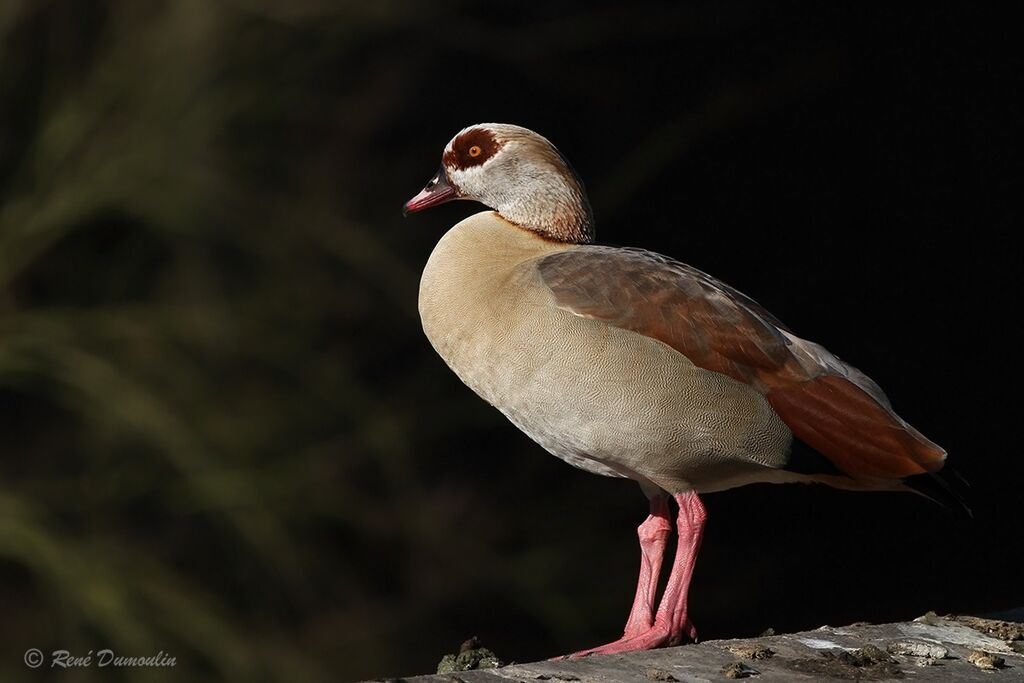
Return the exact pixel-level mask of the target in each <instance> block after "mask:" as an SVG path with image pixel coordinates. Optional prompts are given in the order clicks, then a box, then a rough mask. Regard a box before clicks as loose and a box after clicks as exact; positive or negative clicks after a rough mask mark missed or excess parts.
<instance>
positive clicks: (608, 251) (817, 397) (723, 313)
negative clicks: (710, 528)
mask: <svg viewBox="0 0 1024 683" xmlns="http://www.w3.org/2000/svg"><path fill="white" fill-rule="evenodd" d="M537 268H538V271H539V272H540V275H541V277H542V279H543V281H544V283H545V284H546V285H547V286H548V287H549V288H550V290H551V292H552V294H553V295H554V297H555V301H556V303H557V305H558V306H559V307H561V308H563V309H565V310H568V311H571V312H572V313H574V314H576V315H579V316H584V317H590V318H596V319H599V320H603V321H605V322H607V323H608V324H610V325H614V326H616V327H621V328H623V329H628V330H632V331H634V332H637V333H639V334H643V335H645V336H648V337H652V338H654V339H658V340H659V341H662V342H664V343H665V344H668V345H669V346H671V347H672V348H674V349H676V350H677V351H679V352H680V353H682V354H684V355H685V356H686V357H687V358H689V359H690V360H691V361H692V362H693V363H694V364H695V365H698V366H700V367H702V368H705V369H707V370H713V371H715V372H720V373H722V374H725V375H728V376H730V377H732V378H734V379H737V380H739V381H742V382H745V383H747V384H750V385H751V386H753V387H754V388H756V389H757V390H759V391H761V392H762V393H763V394H765V396H766V398H767V399H768V402H769V403H770V404H771V406H772V408H773V409H774V410H775V411H776V412H777V413H778V415H779V417H780V418H782V420H783V421H784V422H785V423H786V424H787V425H788V426H789V428H790V429H792V430H793V433H794V434H795V435H796V436H797V437H798V438H799V439H801V440H803V441H804V442H806V443H807V444H809V445H810V446H812V447H814V448H815V449H816V450H818V451H820V452H821V453H822V455H824V456H826V457H827V458H828V459H829V460H830V461H832V462H833V463H834V464H835V466H836V467H838V468H839V469H840V470H842V471H843V472H845V473H846V474H848V475H849V476H851V477H854V478H880V479H898V478H902V477H906V476H909V475H912V474H919V473H923V472H932V471H936V470H938V469H940V468H941V467H942V463H943V460H944V458H945V451H943V450H942V449H941V448H939V447H938V446H936V445H935V444H933V443H932V442H931V441H929V440H928V439H926V438H925V437H924V436H922V435H921V434H920V433H919V432H917V430H915V429H914V428H913V427H911V426H910V425H908V424H907V423H906V422H904V421H903V420H902V419H900V418H899V416H897V415H896V414H895V413H894V412H893V411H892V409H891V408H890V407H889V403H888V400H887V399H886V398H885V394H883V393H882V390H881V389H879V388H878V385H876V384H875V383H874V382H872V381H871V380H870V379H869V378H868V377H867V376H866V375H864V374H863V373H861V372H860V371H858V370H856V369H855V368H853V367H851V366H849V365H847V364H845V363H843V362H842V361H840V360H839V359H838V358H837V357H835V356H834V355H832V354H830V353H829V352H828V351H826V350H825V349H824V348H822V347H820V346H818V345H816V344H812V343H810V342H806V341H804V340H801V339H799V338H798V337H795V336H793V335H792V334H789V332H788V330H787V329H786V327H785V326H784V325H783V324H782V323H781V322H779V321H778V320H777V319H776V318H775V317H774V316H772V315H771V314H770V313H768V312H767V311H766V310H765V309H763V308H762V307H761V306H760V305H758V304H757V303H756V302H755V301H753V300H752V299H750V298H748V297H746V296H744V295H743V294H741V293H740V292H738V291H736V290H734V289H732V288H731V287H728V286H727V285H725V284H723V283H721V282H718V281H717V280H715V279H714V278H712V277H711V276H710V275H707V274H706V273H703V272H701V271H699V270H697V269H696V268H692V267H690V266H687V265H686V264H683V263H679V262H677V261H673V260H671V259H668V258H666V257H664V256H661V255H658V254H653V253H651V252H647V251H642V250H637V249H621V248H614V247H602V246H585V247H579V248H575V249H571V250H568V251H564V252H559V253H557V254H553V255H551V256H547V257H545V258H543V259H541V260H540V261H538V264H537Z"/></svg>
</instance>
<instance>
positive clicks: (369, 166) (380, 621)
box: [0, 0, 1024, 681]
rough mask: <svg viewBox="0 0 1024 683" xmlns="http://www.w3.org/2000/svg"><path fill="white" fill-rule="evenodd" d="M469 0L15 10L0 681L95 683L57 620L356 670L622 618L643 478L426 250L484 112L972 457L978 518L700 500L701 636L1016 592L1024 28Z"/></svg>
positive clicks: (8, 50) (972, 10)
mask: <svg viewBox="0 0 1024 683" xmlns="http://www.w3.org/2000/svg"><path fill="white" fill-rule="evenodd" d="M480 5H481V3H476V2H460V1H456V0H448V1H440V0H439V1H437V2H426V3H398V2H373V3H369V2H364V3H333V2H322V1H318V0H303V1H301V2H296V3H287V9H286V8H285V7H286V3H279V2H275V1H272V0H231V1H228V0H223V1H221V2H204V1H200V0H193V1H181V2H157V3H135V2H130V1H129V0H111V1H109V2H77V1H74V2H73V1H71V0H66V1H63V2H62V1H57V0H54V1H52V2H47V1H42V0H41V1H38V2H31V1H24V2H5V3H3V5H2V8H0V678H3V680H10V681H17V680H38V677H42V676H47V675H48V676H50V677H51V678H52V679H53V680H66V679H67V677H66V672H56V673H51V674H41V673H39V672H31V671H29V670H28V669H26V668H25V666H24V665H23V664H22V655H23V653H24V651H25V649H26V648H29V647H38V648H41V649H42V650H44V651H46V652H49V651H50V650H53V649H58V648H64V649H69V650H71V651H72V652H73V653H78V654H85V653H86V652H87V651H89V650H98V649H101V648H103V647H111V648H113V649H115V650H116V651H117V652H118V653H121V654H126V655H144V654H155V653H156V652H157V651H159V650H163V651H164V652H167V653H170V654H172V655H174V656H176V657H177V661H178V665H177V668H176V670H175V671H174V672H173V673H172V674H171V675H172V676H173V677H181V678H183V679H188V680H194V681H201V680H220V679H232V680H267V681H270V680H306V681H327V680H331V681H335V680H352V679H356V678H360V677H371V676H384V675H399V674H411V673H419V672H428V671H431V670H432V669H433V667H434V666H435V665H436V663H437V661H438V660H439V659H440V658H441V656H442V655H443V654H445V653H447V652H451V651H453V650H456V649H457V648H458V645H459V643H460V642H461V640H462V639H464V638H465V637H468V636H470V635H473V634H476V635H478V636H480V637H481V638H482V639H483V640H484V642H485V643H486V644H487V645H489V646H490V647H492V648H493V649H495V650H496V651H497V653H498V654H499V656H501V657H502V658H503V659H505V660H517V661H526V660H530V659H535V658H539V657H544V656H551V655H554V654H557V653H560V652H566V651H569V650H573V649H577V648H581V647H584V646H589V645H594V644H597V643H599V642H604V641H607V640H611V639H613V638H615V637H616V636H617V635H618V634H619V629H620V628H621V625H622V623H623V622H624V620H625V617H626V612H627V611H628V607H629V602H630V599H631V596H632V591H633V585H634V580H635V571H636V564H637V558H636V554H637V552H636V539H635V535H634V528H635V526H636V524H637V523H639V522H640V521H641V520H642V519H643V517H644V515H645V514H646V504H645V501H644V499H643V497H642V496H641V495H640V492H639V491H638V489H637V487H636V486H635V485H634V484H632V483H630V482H624V481H621V480H610V479H602V478H599V477H594V476H591V475H588V474H585V473H582V472H578V471H576V470H573V469H571V468H570V467H567V466H566V465H564V464H563V463H561V462H560V461H558V460H556V459H555V458H552V457H551V456H549V455H547V454H546V453H544V452H543V451H542V450H541V449H540V448H539V447H537V446H535V445H534V444H532V443H531V442H530V441H529V440H528V439H527V438H526V437H525V436H523V435H521V434H520V433H519V432H518V431H517V430H516V429H515V428H514V427H512V426H511V425H510V424H508V423H506V422H505V420H504V418H502V416H501V415H500V414H499V413H497V412H496V411H494V410H493V409H491V408H489V407H488V406H486V405H485V404H483V403H482V402H481V401H480V400H478V399H477V398H476V397H475V396H473V395H472V393H471V392H470V391H469V390H468V389H466V388H465V387H463V386H462V385H461V384H460V383H459V381H458V380H457V378H455V376H454V375H453V374H451V373H450V372H449V371H448V370H447V368H446V367H445V366H444V364H443V362H442V361H441V360H440V359H439V358H438V357H437V356H435V354H434V353H433V351H432V350H431V348H430V347H429V344H428V343H427V341H426V339H425V338H424V337H423V335H422V332H421V330H420V326H419V321H418V317H417V314H416V289H417V278H418V275H419V272H420V270H421V268H422V265H423V263H424V262H425V260H426V258H427V256H428V254H429V253H430V250H431V249H432V247H433V245H434V244H435V243H436V241H437V240H438V238H439V237H440V236H441V234H442V233H443V232H444V231H445V230H446V229H447V228H448V227H449V226H451V225H452V224H453V223H455V222H456V221H458V220H459V219H461V218H463V217H465V216H466V215H468V214H469V213H470V212H472V211H474V210H475V209H474V207H470V206H468V205H466V204H461V203H459V204H455V205H450V206H446V207H442V208H439V209H436V210H433V211H431V212H428V213H426V214H422V215H417V216H415V217H414V218H410V219H408V220H403V219H402V217H401V214H400V207H401V205H402V203H403V201H405V200H406V199H408V198H409V197H410V196H412V195H413V194H415V193H416V192H417V191H418V190H419V189H420V188H421V187H422V185H423V184H424V182H425V181H426V180H427V179H428V178H429V176H430V175H431V174H432V173H433V171H434V170H435V169H436V167H437V164H438V160H439V158H440V154H441V150H442V148H443V146H444V145H445V143H446V142H447V141H448V140H449V138H450V137H451V136H452V135H453V134H454V133H455V132H457V131H458V130H459V129H461V128H462V127H463V126H466V125H469V124H472V123H476V122H482V121H501V122H509V123H518V124H521V125H525V126H528V127H530V128H533V129H535V130H537V131H539V132H541V133H542V134H544V135H546V136H547V137H549V138H550V139H551V140H552V141H554V142H555V144H557V145H558V146H559V147H560V149H561V150H562V152H563V153H564V154H566V156H567V157H568V158H569V159H571V160H572V162H573V164H574V166H575V167H576V169H577V170H578V171H579V173H580V174H581V176H582V177H583V179H584V180H585V181H586V183H587V187H588V189H589V191H590V195H591V199H592V202H593V205H594V209H595V215H596V220H597V226H598V235H599V240H600V241H603V242H606V243H613V244H628V245H633V246H642V247H646V248H649V249H653V250H656V251H660V252H663V253H666V254H669V255H672V256H674V257H676V258H679V259H681V260H684V261H686V262H688V263H691V264H693V265H695V266H697V267H699V268H701V269H703V270H706V271H708V272H710V273H712V274H714V275H716V276H718V277H719V278H721V279H723V280H724V281H726V282H728V283H730V284H732V285H734V286H736V287H737V288H739V289H741V290H742V291H744V292H746V293H747V294H749V295H751V296H752V297H754V298H755V299H757V300H758V301H760V302H761V303H762V304H763V305H765V306H766V307H767V308H768V309H769V310H771V311H772V312H774V313H775V314H776V315H778V316H779V317H780V318H781V319H782V320H784V321H785V322H786V323H787V324H788V325H789V326H790V327H791V328H792V329H793V330H794V331H795V332H796V333H797V334H800V335H801V336H805V337H807V338H810V339H813V340H815V341H818V342H821V343H823V344H825V345H826V346H827V347H828V348H830V349H831V350H833V351H834V352H836V353H837V354H839V355H840V356H841V357H843V358H844V359H847V360H849V361H851V362H852V363H854V364H855V365H857V366H859V367H860V368H861V369H863V370H864V371H866V372H867V373H868V374H870V375H871V376H872V377H873V378H874V379H876V380H877V381H878V382H879V383H880V384H881V385H882V386H883V387H884V388H885V389H886V391H887V392H888V393H889V395H890V397H891V398H892V400H893V403H894V404H895V406H896V407H897V409H898V410H899V411H900V413H901V415H903V416H904V417H905V418H906V419H908V420H909V421H910V422H911V423H913V424H914V425H916V426H917V427H918V428H919V429H920V430H921V431H923V432H924V433H925V434H927V435H928V436H929V437H931V438H932V439H933V440H935V441H936V442H938V443H939V444H941V445H943V446H944V447H945V448H947V449H948V451H949V453H950V463H951V464H952V465H953V466H954V467H955V468H956V469H957V470H959V471H960V472H961V473H962V474H963V476H964V477H965V478H966V479H967V480H968V481H969V482H970V483H971V487H970V489H969V492H968V496H969V498H970V500H971V504H972V505H973V507H974V509H975V513H976V517H975V519H974V520H973V521H963V520H960V519H958V518H956V517H955V516H953V515H951V514H948V513H947V512H946V511H944V510H943V509H941V508H939V507H937V506H934V505H932V504H930V503H928V502H927V501H924V500H922V499H919V498H916V497H914V496H909V495H904V496H901V495H895V494H851V493H842V492H837V491H832V490H828V489H825V488H812V487H800V486H789V487H770V486H754V487H747V488H744V489H740V490H735V491H730V492H726V493H721V494H715V495H710V496H708V497H707V500H706V503H707V506H708V509H709V513H710V522H709V524H708V529H707V535H706V538H705V544H704V548H703V551H702V554H701V557H700V561H699V563H698V566H697V573H696V576H695V579H694V586H693V598H692V602H691V606H692V613H693V618H694V620H695V622H696V624H697V625H698V628H699V629H700V633H701V635H702V637H704V638H719V637H729V636H745V635H751V634H756V633H758V632H760V631H762V630H763V629H765V628H767V627H774V628H775V629H776V630H777V631H781V630H789V629H800V628H809V627H816V626H819V625H821V624H823V623H832V624H841V623H846V622H850V621H859V620H866V621H881V620H888V619H903V618H912V617H914V616H917V615H919V614H921V613H923V612H925V611H926V610H936V611H938V612H950V611H952V612H971V613H985V612H990V611H998V610H1004V609H1009V608H1013V607H1019V606H1021V605H1022V604H1024V582H1022V581H1021V578H1020V577H1021V571H1022V570H1021V560H1022V557H1021V555H1022V553H1021V547H1022V546H1021V540H1020V539H1021V529H1022V526H1021V521H1020V519H1021V514H1020V504H1019V498H1020V493H1019V487H1020V481H1021V477H1022V476H1024V455H1022V454H1021V447H1020V438H1019V437H1018V436H1017V434H1016V432H1017V430H1018V428H1019V422H1020V417H1019V397H1018V396H1017V395H1016V393H1017V392H1016V380H1017V374H1018V365H1019V362H1018V360H1017V356H1018V354H1019V348H1018V347H1019V343H1018V341H1017V338H1018V334H1017V332H1016V319H1017V317H1018V312H1019V302H1018V293H1019V291H1020V289H1019V288H1020V278H1019V274H1018V273H1019V268H1020V266H1021V250H1020V246H1019V239H1018V231H1019V229H1020V224H1021V221H1020V214H1021V212H1020V209H1021V208H1022V207H1021V204H1022V202H1021V196H1022V193H1024V158H1022V156H1021V152H1022V145H1021V121H1022V120H1024V118H1022V111H1021V109H1020V107H1019V106H1018V103H1017V102H1016V101H1015V97H1016V95H1017V94H1019V92H1021V87H1022V85H1024V83H1022V74H1024V69H1022V67H1024V59H1022V57H1021V54H1022V53H1021V50H1020V45H1021V35H1020V34H1021V31H1020V28H1019V27H1020V25H1019V23H1018V22H1016V21H1012V20H1011V18H1010V17H1009V16H997V15H995V14H994V13H991V12H990V11H989V10H986V9H980V8H978V7H976V6H975V4H971V3H961V4H941V6H932V7H927V8H920V7H918V8H909V7H907V8H902V7H901V8H891V9H888V10H882V9H875V10H870V11H868V10H864V9H850V8H847V9H841V8H839V7H837V6H834V5H832V4H826V3H806V4H800V3H753V2H716V3H710V2H709V3H702V4H694V5H686V6H682V5H677V4H658V3H648V2H631V3H621V2H620V3H611V4H607V5H599V4H594V3H587V5H586V8H584V6H583V4H582V3H581V4H580V5H576V4H572V3H564V2H554V3H543V5H544V6H543V7H536V6H533V5H529V4H525V3H500V4H493V5H488V6H487V8H486V9H484V8H482V7H481V6H480ZM79 673H80V676H81V679H83V680H84V679H89V678H93V677H95V678H96V679H97V680H99V679H101V678H102V679H103V680H109V679H110V678H111V674H110V673H109V672H101V671H97V670H96V669H91V670H86V671H83V672H79ZM130 673H131V675H132V676H134V677H136V678H138V679H140V680H148V678H147V676H150V673H152V672H147V671H145V670H141V671H136V672H130ZM37 674H38V676H37ZM160 675H161V673H160V672H155V676H153V677H156V676H160ZM62 676H63V678H62ZM123 676H124V677H126V678H127V676H128V675H127V674H123ZM115 677H116V676H115ZM68 680H69V679H68ZM161 680H167V674H166V672H165V673H164V675H163V677H162V678H161Z"/></svg>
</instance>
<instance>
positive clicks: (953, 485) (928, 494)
mask: <svg viewBox="0 0 1024 683" xmlns="http://www.w3.org/2000/svg"><path fill="white" fill-rule="evenodd" d="M954 478H955V480H956V481H955V482H954V481H953V479H954ZM903 484H904V485H905V486H906V487H907V488H909V489H912V490H913V491H915V492H916V493H919V494H921V495H922V496H924V497H925V498H928V499H929V500H931V501H932V502H934V503H936V504H937V505H940V506H942V507H944V508H946V509H947V510H949V511H950V513H952V514H953V515H955V516H957V517H960V518H963V519H974V511H973V510H971V507H970V506H969V505H968V504H967V500H966V498H965V496H964V495H963V494H962V493H961V492H960V491H957V487H958V486H970V484H968V483H967V480H966V479H964V478H963V477H962V476H961V475H960V473H959V472H957V471H956V470H954V469H952V468H950V467H949V466H946V467H944V468H943V469H942V470H941V471H939V472H928V473H927V474H915V475H914V476H912V477H907V478H906V479H904V480H903Z"/></svg>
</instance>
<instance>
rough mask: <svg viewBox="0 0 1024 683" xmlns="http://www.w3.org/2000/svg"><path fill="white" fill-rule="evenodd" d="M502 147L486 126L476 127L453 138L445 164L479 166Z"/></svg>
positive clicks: (451, 165) (446, 154)
mask: <svg viewBox="0 0 1024 683" xmlns="http://www.w3.org/2000/svg"><path fill="white" fill-rule="evenodd" d="M499 149H501V143H499V142H498V140H497V139H496V138H495V137H494V133H492V132H491V131H489V130H487V129H486V128H474V129H473V130H468V131H466V132H465V133H462V134H461V135H459V136H458V137H456V138H455V139H454V140H452V148H451V150H449V151H446V152H445V153H444V158H443V159H442V161H443V162H444V165H445V166H450V167H453V168H470V167H471V166H479V165H481V164H482V163H484V162H485V161H487V160H488V159H490V158H491V157H493V156H494V155H495V154H497V152H498V150H499Z"/></svg>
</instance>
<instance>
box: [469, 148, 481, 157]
mask: <svg viewBox="0 0 1024 683" xmlns="http://www.w3.org/2000/svg"><path fill="white" fill-rule="evenodd" d="M482 152H483V150H482V149H480V145H473V146H472V147H470V148H469V156H471V157H473V158H474V159H475V158H477V157H478V156H480V154H481V153H482Z"/></svg>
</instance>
